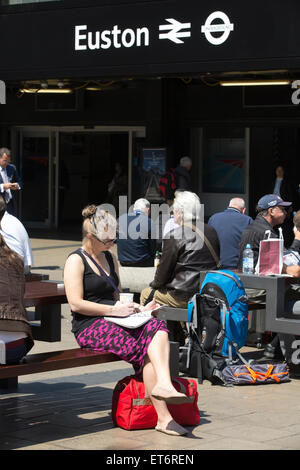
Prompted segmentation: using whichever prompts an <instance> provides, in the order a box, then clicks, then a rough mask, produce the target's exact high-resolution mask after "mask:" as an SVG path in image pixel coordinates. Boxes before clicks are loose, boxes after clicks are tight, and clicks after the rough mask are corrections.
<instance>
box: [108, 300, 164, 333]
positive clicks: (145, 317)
mask: <svg viewBox="0 0 300 470" xmlns="http://www.w3.org/2000/svg"><path fill="white" fill-rule="evenodd" d="M161 307H163V305H160V306H159V307H157V308H154V309H153V310H146V311H144V312H137V313H134V314H133V315H129V316H128V317H104V318H105V320H107V321H110V322H112V323H116V324H117V325H120V326H124V327H125V328H138V327H140V326H142V325H144V323H147V321H149V320H150V319H151V318H152V317H153V315H152V312H156V311H157V310H159V309H160V308H161Z"/></svg>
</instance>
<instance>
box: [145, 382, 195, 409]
mask: <svg viewBox="0 0 300 470" xmlns="http://www.w3.org/2000/svg"><path fill="white" fill-rule="evenodd" d="M151 396H152V397H153V398H156V400H163V401H165V402H166V403H170V404H180V403H186V402H188V401H190V398H189V397H187V396H186V395H185V394H184V393H180V392H177V390H176V389H175V388H170V389H169V388H163V387H161V386H159V385H155V387H154V388H153V389H152V392H151Z"/></svg>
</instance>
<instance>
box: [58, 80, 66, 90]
mask: <svg viewBox="0 0 300 470" xmlns="http://www.w3.org/2000/svg"><path fill="white" fill-rule="evenodd" d="M57 86H58V88H64V86H65V84H64V82H63V81H62V80H58V82H57Z"/></svg>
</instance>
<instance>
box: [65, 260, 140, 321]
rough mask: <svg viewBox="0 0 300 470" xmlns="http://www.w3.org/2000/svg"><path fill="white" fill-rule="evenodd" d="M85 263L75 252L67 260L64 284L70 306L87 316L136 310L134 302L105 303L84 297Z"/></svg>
mask: <svg viewBox="0 0 300 470" xmlns="http://www.w3.org/2000/svg"><path fill="white" fill-rule="evenodd" d="M83 273H84V265H83V262H82V260H81V258H80V256H78V255H76V254H73V255H71V256H69V258H68V259H67V261H66V264H65V269H64V284H65V290H66V296H67V299H68V303H69V305H70V308H71V310H72V311H73V312H75V313H81V314H82V315H87V316H118V317H121V316H128V315H131V314H132V313H134V312H135V308H134V304H133V303H130V304H121V303H120V302H117V303H116V304H115V305H104V304H98V303H96V302H90V301H89V300H84V298H83Z"/></svg>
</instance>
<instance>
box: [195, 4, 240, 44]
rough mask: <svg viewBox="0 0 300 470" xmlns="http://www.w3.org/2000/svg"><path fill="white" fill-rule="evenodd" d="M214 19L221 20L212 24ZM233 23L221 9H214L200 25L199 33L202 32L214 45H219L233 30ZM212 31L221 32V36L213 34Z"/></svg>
mask: <svg viewBox="0 0 300 470" xmlns="http://www.w3.org/2000/svg"><path fill="white" fill-rule="evenodd" d="M214 20H221V22H220V23H215V24H212V22H213V21H214ZM233 28H234V25H233V23H230V19H229V18H228V16H227V15H226V14H225V13H223V12H222V11H215V12H214V13H211V14H210V15H209V17H208V18H207V20H206V21H205V24H204V25H203V26H201V33H204V35H205V37H206V39H207V40H208V42H210V43H211V44H213V45H214V46H219V45H220V44H223V42H225V41H226V40H227V39H228V37H229V34H230V33H231V31H233ZM213 33H223V34H221V36H218V37H216V36H214V35H213Z"/></svg>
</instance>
